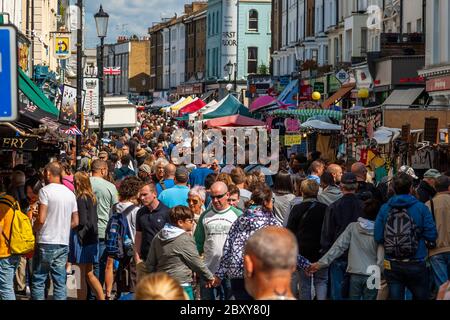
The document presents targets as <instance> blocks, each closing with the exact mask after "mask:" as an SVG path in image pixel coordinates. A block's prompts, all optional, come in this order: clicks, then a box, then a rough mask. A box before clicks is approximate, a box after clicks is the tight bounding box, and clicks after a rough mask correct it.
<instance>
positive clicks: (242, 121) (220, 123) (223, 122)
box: [206, 114, 266, 127]
mask: <svg viewBox="0 0 450 320" xmlns="http://www.w3.org/2000/svg"><path fill="white" fill-rule="evenodd" d="M206 125H207V126H208V127H249V126H265V125H266V124H265V122H263V121H260V120H256V119H253V118H249V117H246V116H241V115H240V114H236V115H232V116H226V117H220V118H215V119H211V120H208V121H206Z"/></svg>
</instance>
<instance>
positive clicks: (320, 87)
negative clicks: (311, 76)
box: [314, 82, 325, 93]
mask: <svg viewBox="0 0 450 320" xmlns="http://www.w3.org/2000/svg"><path fill="white" fill-rule="evenodd" d="M314 91H317V92H320V93H325V83H323V82H314Z"/></svg>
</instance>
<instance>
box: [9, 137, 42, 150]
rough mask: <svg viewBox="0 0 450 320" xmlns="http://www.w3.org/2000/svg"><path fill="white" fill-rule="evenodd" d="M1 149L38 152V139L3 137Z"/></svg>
mask: <svg viewBox="0 0 450 320" xmlns="http://www.w3.org/2000/svg"><path fill="white" fill-rule="evenodd" d="M0 148H1V149H7V150H26V151H36V150H37V149H38V141H37V138H26V137H1V138H0Z"/></svg>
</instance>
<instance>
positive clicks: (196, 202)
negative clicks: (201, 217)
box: [188, 199, 199, 204]
mask: <svg viewBox="0 0 450 320" xmlns="http://www.w3.org/2000/svg"><path fill="white" fill-rule="evenodd" d="M198 202H199V201H198V200H197V199H188V203H192V204H198Z"/></svg>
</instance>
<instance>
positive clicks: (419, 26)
mask: <svg viewBox="0 0 450 320" xmlns="http://www.w3.org/2000/svg"><path fill="white" fill-rule="evenodd" d="M416 31H417V33H422V19H417V25H416Z"/></svg>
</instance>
